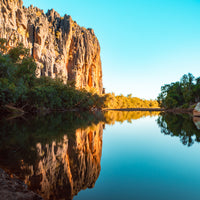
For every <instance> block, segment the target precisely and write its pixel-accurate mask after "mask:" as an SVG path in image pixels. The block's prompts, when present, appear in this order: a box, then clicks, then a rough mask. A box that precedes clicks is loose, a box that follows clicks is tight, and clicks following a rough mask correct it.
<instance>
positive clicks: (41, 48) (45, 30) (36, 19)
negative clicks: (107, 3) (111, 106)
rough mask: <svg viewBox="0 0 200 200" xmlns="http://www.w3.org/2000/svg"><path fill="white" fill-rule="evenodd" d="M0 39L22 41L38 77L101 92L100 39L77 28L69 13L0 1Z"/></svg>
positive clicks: (14, 0) (17, 0) (12, 0)
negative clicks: (33, 63) (35, 65)
mask: <svg viewBox="0 0 200 200" xmlns="http://www.w3.org/2000/svg"><path fill="white" fill-rule="evenodd" d="M0 38H5V39H7V40H8V45H9V46H10V47H13V46H16V45H17V44H18V43H23V44H24V46H25V47H26V48H29V49H30V53H31V55H32V56H33V58H34V59H35V61H36V63H37V70H36V75H37V77H40V76H50V77H52V78H56V77H58V78H61V79H62V80H63V81H64V82H65V83H67V82H75V85H76V87H77V88H95V89H96V91H97V92H98V93H102V89H103V85H102V68H101V59H100V45H99V42H98V40H97V38H96V36H95V34H94V31H93V30H92V29H86V28H84V27H80V26H79V25H78V24H77V23H76V22H75V21H73V20H72V18H71V16H69V15H65V16H64V17H61V16H60V15H59V14H58V13H57V12H56V11H54V10H53V9H52V10H48V12H47V13H46V14H45V13H44V12H43V10H41V9H39V8H36V7H33V6H30V7H28V8H26V7H24V6H23V2H22V1H21V0H0Z"/></svg>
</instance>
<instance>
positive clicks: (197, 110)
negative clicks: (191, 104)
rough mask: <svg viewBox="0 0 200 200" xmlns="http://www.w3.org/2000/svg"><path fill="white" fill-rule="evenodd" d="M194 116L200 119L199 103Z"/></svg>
mask: <svg viewBox="0 0 200 200" xmlns="http://www.w3.org/2000/svg"><path fill="white" fill-rule="evenodd" d="M193 115H194V116H195V117H200V103H198V104H197V105H196V107H195V108H194V110H193Z"/></svg>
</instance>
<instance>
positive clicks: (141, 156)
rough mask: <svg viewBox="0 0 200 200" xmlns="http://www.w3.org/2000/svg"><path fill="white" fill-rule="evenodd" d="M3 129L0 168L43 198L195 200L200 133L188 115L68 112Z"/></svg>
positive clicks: (199, 184) (6, 123) (7, 123)
mask: <svg viewBox="0 0 200 200" xmlns="http://www.w3.org/2000/svg"><path fill="white" fill-rule="evenodd" d="M194 121H195V123H196V125H195V123H194ZM0 126H1V134H0V167H1V168H3V169H4V170H6V171H7V172H8V173H9V174H15V175H16V176H18V177H19V178H20V179H22V180H23V181H24V182H25V183H26V184H27V185H28V186H29V188H30V189H31V190H33V191H35V192H36V193H38V194H40V195H41V196H42V197H43V198H44V199H55V200H59V199H66V200H68V199H69V200H70V199H74V200H79V199H80V200H90V199H91V200H100V199H101V200H102V199H108V200H112V199H113V200H118V199H119V200H121V199H137V200H143V199H145V200H146V199H148V200H149V199H150V200H151V199H152V200H173V199H175V200H179V199H181V200H184V199H187V200H197V199H198V200H199V199H200V144H199V142H200V130H198V128H199V127H198V119H195V120H194V119H193V118H192V117H191V116H189V115H172V114H159V113H149V112H109V113H105V115H104V116H102V115H101V114H99V115H97V116H96V115H95V116H94V115H92V114H89V113H85V114H80V113H65V114H53V115H48V116H42V117H33V116H32V117H30V118H28V119H26V120H25V119H23V118H20V119H15V120H8V119H7V120H2V121H0Z"/></svg>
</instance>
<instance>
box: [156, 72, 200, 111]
mask: <svg viewBox="0 0 200 200" xmlns="http://www.w3.org/2000/svg"><path fill="white" fill-rule="evenodd" d="M199 101H200V77H198V78H195V77H194V76H193V75H192V74H191V73H188V74H184V75H183V76H182V78H181V79H180V81H177V82H174V83H171V84H165V85H164V86H162V87H161V93H160V94H159V96H158V103H159V105H160V106H161V107H164V108H189V107H192V106H193V105H194V104H195V103H197V102H199Z"/></svg>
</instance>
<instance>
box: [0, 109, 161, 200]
mask: <svg viewBox="0 0 200 200" xmlns="http://www.w3.org/2000/svg"><path fill="white" fill-rule="evenodd" d="M157 114H158V112H152V113H150V112H119V111H109V112H105V113H104V115H103V113H98V114H95V115H93V114H91V113H81V114H80V113H63V114H51V115H46V116H40V117H38V116H35V117H33V116H32V117H27V119H26V120H25V119H23V118H18V119H15V120H1V121H0V127H1V132H0V168H3V169H4V170H5V171H7V172H8V173H10V174H15V175H16V176H17V177H19V178H20V179H22V180H23V181H24V182H25V183H26V184H27V185H28V187H29V189H30V190H33V191H35V192H36V193H38V194H39V195H41V196H42V197H43V198H44V199H56V200H59V199H69V200H70V199H73V197H74V195H77V194H78V192H79V191H80V190H82V189H86V188H92V187H94V185H95V182H96V180H97V179H98V176H99V174H100V170H101V164H100V161H101V154H102V135H103V128H104V126H105V124H106V123H107V124H114V123H115V121H118V122H124V121H126V120H127V121H129V122H131V121H132V120H136V119H139V118H141V117H145V116H148V115H150V116H154V115H157Z"/></svg>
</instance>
